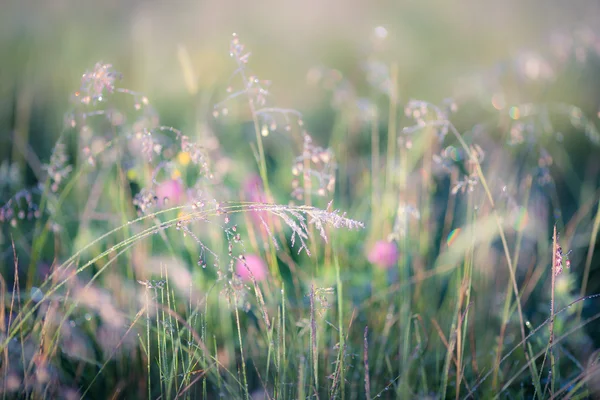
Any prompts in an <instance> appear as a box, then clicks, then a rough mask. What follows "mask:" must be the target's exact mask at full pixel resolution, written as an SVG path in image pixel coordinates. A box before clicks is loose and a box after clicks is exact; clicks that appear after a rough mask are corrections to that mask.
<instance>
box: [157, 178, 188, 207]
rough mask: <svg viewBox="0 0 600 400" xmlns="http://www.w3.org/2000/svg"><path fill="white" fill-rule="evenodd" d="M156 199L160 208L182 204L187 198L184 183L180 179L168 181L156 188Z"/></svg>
mask: <svg viewBox="0 0 600 400" xmlns="http://www.w3.org/2000/svg"><path fill="white" fill-rule="evenodd" d="M155 190H156V197H157V198H158V204H159V206H161V207H163V206H175V205H178V204H181V202H182V201H183V198H184V196H185V189H184V187H183V182H181V180H179V179H168V180H166V181H163V182H161V183H159V184H158V185H157V186H156V189H155Z"/></svg>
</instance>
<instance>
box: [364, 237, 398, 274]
mask: <svg viewBox="0 0 600 400" xmlns="http://www.w3.org/2000/svg"><path fill="white" fill-rule="evenodd" d="M398 257H399V252H398V246H397V245H396V243H395V242H388V241H386V240H379V241H378V242H376V243H375V245H374V246H373V247H372V248H371V250H370V251H369V257H368V259H369V262H370V263H371V264H375V265H377V266H378V267H379V268H391V267H393V266H394V265H396V263H397V262H398Z"/></svg>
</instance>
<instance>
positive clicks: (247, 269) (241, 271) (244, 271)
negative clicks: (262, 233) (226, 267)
mask: <svg viewBox="0 0 600 400" xmlns="http://www.w3.org/2000/svg"><path fill="white" fill-rule="evenodd" d="M244 258H245V260H240V259H238V260H237V262H236V264H235V272H236V273H237V274H238V275H239V276H240V277H241V278H242V280H244V281H249V280H251V278H250V274H251V273H252V276H254V279H256V280H257V281H263V280H265V279H266V278H267V264H265V262H264V261H263V259H262V258H260V257H259V256H257V255H255V254H246V255H245V256H244Z"/></svg>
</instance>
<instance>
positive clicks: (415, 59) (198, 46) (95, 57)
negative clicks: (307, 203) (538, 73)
mask: <svg viewBox="0 0 600 400" xmlns="http://www.w3.org/2000/svg"><path fill="white" fill-rule="evenodd" d="M0 7H1V12H0V57H1V59H2V67H1V68H0V95H1V99H2V102H1V103H0V134H1V136H0V139H1V146H0V158H2V159H6V158H7V157H17V158H18V157H19V156H18V155H17V154H15V153H14V151H13V150H12V147H13V146H12V145H11V144H10V138H11V136H12V135H15V134H16V135H17V136H19V137H21V138H22V139H23V140H26V141H27V142H29V143H30V144H31V145H32V146H33V150H34V151H35V153H36V154H38V155H40V156H42V155H44V154H48V151H49V149H50V146H51V144H52V143H53V142H54V140H55V139H56V137H57V135H58V133H59V131H60V130H61V128H62V115H63V113H64V112H65V110H66V109H67V108H68V100H69V94H70V93H72V92H73V91H74V90H75V89H76V88H77V87H78V84H79V79H80V76H81V74H82V73H83V72H84V71H86V70H88V69H90V68H92V67H93V65H94V64H95V63H96V62H98V61H103V62H106V63H111V64H113V65H114V67H115V68H116V69H117V70H118V71H121V72H122V73H123V75H124V79H125V80H124V82H123V84H122V87H128V88H131V89H132V90H138V91H142V92H144V93H146V94H147V95H148V96H149V97H150V98H152V99H153V102H154V104H155V105H156V106H157V107H158V110H159V113H160V114H161V115H162V116H163V118H165V117H167V119H168V118H184V120H183V121H185V117H186V116H189V113H190V109H192V108H193V107H195V104H196V103H194V102H192V101H190V96H193V95H198V93H208V92H211V91H214V90H215V88H216V87H217V85H219V84H222V83H223V81H224V79H226V78H227V77H228V75H229V74H230V73H231V70H232V69H231V68H232V65H231V62H230V60H229V57H228V51H227V49H228V42H229V40H230V35H231V33H232V32H237V33H238V34H239V35H240V37H241V38H242V40H243V41H244V42H245V43H246V44H247V46H248V48H249V49H251V51H252V53H253V57H252V68H253V69H254V70H255V71H258V72H259V73H260V76H262V77H264V78H268V79H271V80H272V81H273V82H274V86H273V93H274V96H275V98H276V99H277V102H278V103H279V104H280V105H281V106H282V107H283V106H290V107H294V108H296V109H298V110H300V111H302V112H303V113H305V114H309V113H311V112H314V113H318V110H317V109H318V108H319V107H320V106H322V104H321V103H320V101H319V99H321V98H322V96H323V93H322V92H323V91H322V89H321V88H315V87H314V86H311V85H307V79H306V78H307V73H308V72H309V71H310V69H311V68H312V67H315V66H320V65H322V66H326V67H329V68H334V69H338V70H340V71H341V72H342V73H343V74H344V76H346V77H347V78H349V79H350V80H352V81H353V82H355V83H356V84H357V85H358V87H359V88H361V87H362V89H364V90H366V89H365V88H366V85H364V83H365V82H364V72H363V71H362V69H361V60H363V59H364V57H365V55H367V54H371V53H372V52H373V51H374V48H373V47H374V46H373V43H372V36H373V30H374V28H375V27H377V26H381V27H384V28H385V29H386V31H387V38H386V40H385V42H384V43H383V44H382V46H383V48H381V49H379V50H380V51H381V52H382V54H383V56H382V58H384V61H385V59H387V60H394V61H395V62H397V63H398V66H399V89H400V91H399V95H400V100H401V101H403V100H404V101H406V100H407V99H408V98H413V97H415V98H423V99H427V100H430V101H437V100H440V99H442V98H446V97H452V96H453V95H454V94H455V93H456V91H457V90H458V89H460V87H457V86H458V85H459V84H460V81H459V79H460V78H464V77H465V76H466V77H469V76H472V75H474V74H482V73H484V72H486V71H487V72H488V73H489V72H493V71H495V70H497V69H498V68H501V67H502V66H503V65H510V64H511V63H512V62H514V61H515V60H516V59H517V57H518V56H519V54H520V53H522V52H523V51H528V50H540V49H541V50H547V49H548V47H549V46H551V44H552V43H553V42H552V41H553V39H556V40H560V38H561V36H560V35H571V34H572V33H573V31H574V30H579V31H583V32H586V33H585V34H584V35H588V36H589V34H590V33H589V32H587V31H589V29H590V28H593V27H596V26H598V19H600V4H599V3H598V2H597V1H577V2H575V3H573V2H564V1H535V2H527V3H526V4H523V2H520V1H475V0H464V1H460V2H452V3H449V2H444V1H375V2H367V1H355V0H353V1H345V0H344V1H342V0H332V1H325V2H323V1H302V2H289V1H284V2H280V1H261V2H237V1H229V0H225V1H212V2H210V1H189V2H188V1H172V2H161V1H127V2H122V1H110V0H108V1H103V2H92V1H65V0H53V1H33V0H32V1H20V0H4V1H3V2H2V5H1V6H0ZM181 49H184V50H185V52H186V54H187V55H188V56H189V67H190V68H191V72H192V73H193V76H194V81H195V84H194V85H193V89H192V91H193V92H196V93H191V92H190V87H189V84H188V86H186V79H185V74H184V73H183V72H182V63H181V56H180V52H181ZM575 83H577V82H575ZM588 83H589V82H588ZM361 84H362V86H361ZM584 86H588V87H589V86H590V85H587V84H586V85H584ZM463 89H464V88H463ZM365 93H366V92H365ZM180 121H181V120H180ZM178 125H179V126H180V127H181V128H185V127H183V126H181V124H178ZM318 130H319V129H317V130H316V131H315V132H313V135H315V136H318V135H319V134H320V132H318Z"/></svg>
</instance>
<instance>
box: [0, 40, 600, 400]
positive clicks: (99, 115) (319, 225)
mask: <svg viewBox="0 0 600 400" xmlns="http://www.w3.org/2000/svg"><path fill="white" fill-rule="evenodd" d="M229 52H230V56H231V58H232V60H233V61H234V62H233V63H232V68H231V70H232V75H231V79H230V80H229V81H228V82H227V83H226V84H225V85H224V87H225V88H224V89H223V90H221V89H220V88H219V90H217V93H220V94H219V97H220V98H219V99H218V100H216V101H215V102H214V107H211V108H210V109H203V110H202V116H201V117H200V120H201V124H199V128H198V133H197V134H193V133H192V134H187V133H184V130H183V129H178V128H175V127H170V126H164V125H162V123H161V122H160V118H159V116H158V112H157V110H155V109H154V108H153V106H152V102H151V100H150V99H148V98H147V97H146V96H145V95H143V94H141V93H138V92H137V91H132V90H130V89H126V88H122V87H120V86H119V82H120V79H121V75H120V74H119V73H118V72H117V71H116V69H115V68H113V66H112V65H110V64H103V63H98V64H96V65H95V66H94V68H93V69H92V70H90V71H88V72H86V73H85V74H84V75H83V77H82V81H81V87H80V88H79V89H77V90H76V91H74V95H73V98H72V106H73V108H72V110H71V111H69V112H68V113H66V117H65V129H64V131H63V133H62V134H61V135H60V139H59V141H58V142H57V144H56V146H55V147H54V149H53V151H52V154H51V155H50V156H49V157H48V163H47V164H45V165H44V167H43V172H44V174H45V175H44V176H45V179H44V180H41V181H40V182H39V183H38V184H37V185H36V186H35V187H19V185H21V184H22V182H20V180H19V179H12V181H10V182H9V180H8V177H9V174H8V172H7V173H6V174H5V175H2V178H0V179H2V181H0V183H2V190H3V192H2V193H3V194H4V192H5V191H6V192H7V193H8V192H10V191H12V192H11V193H10V195H9V196H7V200H6V201H5V202H4V203H3V204H4V205H3V206H2V208H0V222H1V223H2V235H3V236H2V237H3V239H4V241H3V243H4V244H5V245H6V249H3V251H4V253H3V258H2V262H3V268H2V279H1V282H0V294H1V296H2V298H3V300H4V307H3V308H2V309H1V310H0V313H1V314H0V318H1V319H2V321H3V324H2V325H1V331H0V350H1V352H2V356H1V360H2V361H1V363H0V365H1V369H0V380H1V382H2V397H3V398H66V399H71V398H102V399H105V398H152V399H171V398H190V399H194V398H228V399H229V398H243V399H305V398H318V399H321V398H331V399H362V398H366V399H375V398H432V399H433V398H438V399H442V398H456V399H459V398H500V397H502V398H504V397H507V398H537V399H546V398H563V397H568V398H593V397H595V396H598V395H600V387H599V386H598V384H597V382H599V381H600V370H599V368H598V357H599V355H600V351H599V350H598V346H599V345H600V342H598V338H597V337H595V336H594V335H593V332H594V329H597V327H598V326H599V325H598V322H597V319H598V318H599V317H600V313H599V312H598V311H597V307H594V304H596V305H597V304H598V302H597V297H598V296H600V295H595V294H593V292H590V291H589V289H590V288H596V287H597V286H598V285H597V284H591V283H592V282H591V279H592V278H591V276H592V272H593V269H594V265H595V264H594V262H595V261H594V260H595V258H594V247H595V245H596V242H597V236H598V231H599V227H600V207H599V204H600V203H599V202H600V190H599V189H598V185H599V184H600V183H599V182H598V181H597V179H596V177H595V176H593V174H592V176H590V175H587V176H586V175H584V176H583V177H581V171H580V170H579V169H578V168H577V167H576V166H575V164H574V163H573V162H572V161H573V160H574V158H575V157H577V156H578V155H577V154H573V153H572V152H570V151H568V149H567V148H566V147H565V146H564V142H566V139H565V138H564V133H560V131H563V132H564V130H565V129H568V130H569V132H571V134H572V135H573V136H574V137H576V138H577V139H572V140H574V141H584V142H585V146H588V147H591V148H594V150H593V152H594V151H595V152H596V153H595V154H599V153H598V148H597V146H598V144H599V142H600V134H599V133H598V131H597V129H596V126H595V123H594V120H593V118H589V117H586V115H587V110H584V109H583V108H582V107H578V106H571V105H566V104H565V103H561V102H558V101H556V102H554V101H550V100H549V101H543V102H539V103H536V102H529V103H519V102H518V101H517V99H518V98H519V97H520V96H517V95H516V94H515V93H513V92H511V91H510V90H509V89H505V91H502V90H504V88H503V87H502V86H497V87H496V86H494V87H492V88H491V89H490V91H489V93H487V94H486V95H487V97H486V103H485V106H486V107H487V109H485V108H484V107H479V108H480V109H481V108H483V109H484V111H485V112H483V111H482V112H480V113H479V116H480V117H481V119H476V120H473V118H472V116H470V115H469V113H462V111H463V110H464V107H469V101H472V99H461V100H460V101H454V100H449V99H447V100H444V101H441V102H440V103H439V104H434V103H432V102H427V101H420V100H418V101H417V100H408V101H406V100H401V96H400V93H399V82H398V68H399V66H398V64H397V63H395V62H392V63H390V64H389V65H388V64H385V63H383V62H380V61H378V60H377V59H375V58H373V59H369V60H368V62H367V63H366V64H365V65H366V67H365V68H366V71H365V73H366V75H367V81H369V90H368V92H369V96H370V97H368V98H365V97H361V96H359V94H358V93H359V90H358V89H357V88H355V86H354V85H353V84H352V82H350V81H349V80H347V79H346V78H344V77H343V76H342V75H341V74H340V73H339V71H333V70H328V69H326V68H323V69H320V70H318V71H316V72H315V71H313V72H315V74H314V75H315V76H317V78H318V79H316V80H317V81H319V83H320V84H322V85H323V87H326V88H328V90H330V91H331V99H332V111H333V112H334V113H335V114H334V115H335V117H334V118H335V122H334V124H333V128H332V132H331V134H330V135H311V134H310V132H309V127H310V126H311V123H310V118H306V121H305V118H304V117H303V115H302V113H300V112H299V111H296V110H293V109H289V108H283V107H278V106H277V105H276V103H275V101H274V100H273V97H272V90H271V82H269V81H268V80H263V79H261V78H258V77H257V76H256V75H254V74H253V73H252V72H251V70H250V67H249V60H250V52H249V51H248V50H247V49H245V47H244V46H243V44H242V43H241V41H240V38H239V37H238V36H237V35H235V34H234V36H233V38H232V39H231V43H230V49H229ZM596 56H597V55H596ZM532 62H533V61H532ZM554 68H555V70H556V71H557V72H556V73H560V66H559V65H557V66H554ZM538 72H539V71H538ZM516 73H520V74H522V75H523V77H522V78H523V79H525V78H527V79H529V80H531V81H536V84H537V80H539V79H542V78H543V77H539V76H537V75H536V76H535V77H532V76H527V74H528V73H529V74H530V75H531V73H532V70H531V68H530V69H525V70H517V71H516ZM538 75H539V74H538ZM525 80H526V79H525ZM522 90H523V92H524V93H525V94H527V88H526V87H524V88H522ZM520 95H521V96H523V93H520ZM490 101H491V104H490ZM472 107H477V106H474V105H472ZM222 137H224V138H223V139H222ZM326 137H328V138H329V140H328V141H329V143H328V144H329V145H328V146H326V145H325V144H324V143H323V142H325V141H326ZM221 140H222V141H223V142H227V141H232V142H233V143H234V146H231V147H227V146H226V145H225V144H221V143H220V141H221ZM228 152H230V153H228ZM593 152H592V155H591V156H590V157H589V160H588V161H587V163H588V164H587V165H586V168H587V169H588V170H592V171H594V170H595V169H594V168H597V167H598V158H597V157H594V153H593ZM250 160H252V161H250ZM9 183H10V184H9ZM5 188H6V189H5ZM14 188H16V189H15V190H13V189H14ZM566 194H568V196H566ZM566 197H568V198H570V199H571V200H570V201H568V202H566V201H565V200H564V199H565V198H566ZM338 205H339V207H340V208H342V209H343V210H339V209H337V208H336V207H338ZM571 250H572V252H571ZM571 260H573V263H572V264H571Z"/></svg>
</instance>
